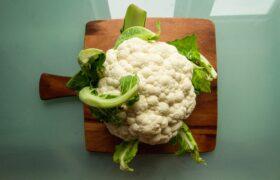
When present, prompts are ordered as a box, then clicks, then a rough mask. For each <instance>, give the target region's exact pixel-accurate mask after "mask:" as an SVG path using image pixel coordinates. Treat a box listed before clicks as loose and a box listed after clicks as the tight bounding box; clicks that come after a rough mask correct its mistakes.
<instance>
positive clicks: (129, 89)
mask: <svg viewBox="0 0 280 180" xmlns="http://www.w3.org/2000/svg"><path fill="white" fill-rule="evenodd" d="M145 21H146V12H145V11H144V10H142V9H141V8H138V7H137V6H135V5H133V4H132V5H130V6H129V7H128V9H127V13H126V16H125V19H124V24H123V27H122V29H121V34H120V36H119V37H118V39H117V40H116V42H115V45H114V47H113V49H110V50H108V51H107V52H106V54H105V53H104V52H103V51H102V50H100V49H95V48H89V49H85V50H82V51H81V52H80V53H79V56H78V62H79V64H80V67H81V70H80V71H79V72H78V73H77V74H76V75H75V76H73V77H72V78H71V79H70V80H69V81H68V83H67V86H68V87H69V88H71V89H74V90H76V91H78V95H79V98H80V100H81V101H82V102H83V103H85V104H87V105H88V106H89V108H90V110H91V113H92V115H93V116H94V117H95V118H96V119H97V120H99V121H101V122H104V123H105V125H106V127H107V128H108V130H109V132H110V133H111V134H113V135H115V136H117V137H119V138H121V139H123V140H124V141H123V142H122V143H120V144H119V145H116V148H115V152H114V155H113V161H114V162H116V163H118V164H120V169H121V170H125V171H133V169H132V168H130V167H129V166H128V163H130V162H131V160H132V159H133V158H134V157H135V155H136V153H137V150H138V144H139V142H143V143H146V144H150V145H155V144H163V143H167V142H170V143H171V144H177V145H178V150H177V152H176V154H177V155H182V154H185V153H187V152H189V153H190V154H191V155H192V157H193V158H194V159H195V161H196V162H198V163H204V160H203V159H202V158H201V157H200V154H199V148H198V145H197V143H196V141H195V139H194V137H193V136H192V133H191V131H190V129H189V128H188V126H187V124H185V123H184V122H183V120H185V119H186V118H188V117H189V116H190V114H191V113H192V111H193V109H194V107H195V105H196V100H195V99H196V94H199V93H201V92H204V93H210V92H211V81H212V80H213V79H216V78H217V73H216V71H215V69H214V67H213V66H212V65H211V64H210V63H209V61H208V60H207V59H206V58H205V57H204V56H203V55H202V54H201V53H200V52H199V49H198V46H197V43H196V41H197V39H196V36H195V35H190V36H185V37H183V38H181V39H176V40H174V41H169V42H158V41H157V40H158V39H159V37H160V32H161V31H160V24H159V23H157V24H156V27H157V29H158V32H157V33H154V32H152V31H151V30H149V29H146V28H145V27H144V25H145Z"/></svg>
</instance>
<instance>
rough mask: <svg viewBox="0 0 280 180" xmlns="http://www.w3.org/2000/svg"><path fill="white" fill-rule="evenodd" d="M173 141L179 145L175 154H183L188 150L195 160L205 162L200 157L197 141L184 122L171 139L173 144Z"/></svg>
mask: <svg viewBox="0 0 280 180" xmlns="http://www.w3.org/2000/svg"><path fill="white" fill-rule="evenodd" d="M175 142H177V144H178V145H179V149H178V151H177V152H176V153H175V154H176V155H184V154H185V153H187V152H189V153H191V156H192V157H193V159H194V160H195V161H196V162H198V163H204V164H206V163H205V161H204V160H203V159H202V158H201V157H200V154H199V149H198V146H197V143H196V141H195V139H194V138H193V136H192V133H191V131H190V129H189V127H188V126H187V125H186V124H185V123H183V125H182V127H181V128H180V130H179V131H178V134H177V136H176V138H175V139H173V142H172V143H173V144H175Z"/></svg>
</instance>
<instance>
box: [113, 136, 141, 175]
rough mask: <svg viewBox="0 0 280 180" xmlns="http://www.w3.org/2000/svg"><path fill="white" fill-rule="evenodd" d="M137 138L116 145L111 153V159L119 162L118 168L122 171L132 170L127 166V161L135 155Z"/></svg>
mask: <svg viewBox="0 0 280 180" xmlns="http://www.w3.org/2000/svg"><path fill="white" fill-rule="evenodd" d="M138 144H139V142H138V140H133V141H123V142H122V143H121V144H119V145H117V146H116V148H115V152H114V155H113V161H114V162H115V163H118V164H120V169H121V170H123V171H134V169H132V168H130V167H129V166H128V163H130V162H131V161H132V159H133V158H134V157H135V156H136V154H137V151H138Z"/></svg>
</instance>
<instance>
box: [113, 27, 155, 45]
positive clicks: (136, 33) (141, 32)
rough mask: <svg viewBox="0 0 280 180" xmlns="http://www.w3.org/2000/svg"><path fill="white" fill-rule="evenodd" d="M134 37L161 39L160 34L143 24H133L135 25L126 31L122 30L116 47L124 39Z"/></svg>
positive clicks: (147, 39) (150, 39)
mask: <svg viewBox="0 0 280 180" xmlns="http://www.w3.org/2000/svg"><path fill="white" fill-rule="evenodd" d="M134 37H138V38H140V39H143V40H146V41H153V40H157V39H159V34H156V33H154V32H152V31H150V30H149V29H146V28H144V27H142V26H133V27H130V28H127V29H126V30H125V31H123V32H122V34H121V35H120V36H119V38H118V39H117V41H116V44H115V47H114V48H117V47H118V46H119V45H120V44H121V43H123V42H124V41H126V40H128V39H131V38H134Z"/></svg>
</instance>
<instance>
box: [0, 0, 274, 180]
mask: <svg viewBox="0 0 280 180" xmlns="http://www.w3.org/2000/svg"><path fill="white" fill-rule="evenodd" d="M260 1H261V0H260ZM213 2H214V1H213V0H209V1H202V0H201V1H194V0H193V1H192V0H187V1H183V0H180V1H179V0H177V2H176V6H175V16H182V17H203V18H210V19H212V20H213V21H214V22H215V25H216V38H217V53H218V71H219V81H218V85H219V89H218V90H219V102H218V105H219V114H218V116H219V118H218V121H219V122H218V139H217V147H216V150H215V151H214V152H212V153H208V154H204V155H203V157H204V158H205V159H206V160H207V162H208V166H205V167H204V166H200V165H197V164H195V163H194V162H193V161H192V160H191V159H190V158H189V157H181V158H178V157H175V156H173V155H140V156H137V157H136V159H135V160H134V161H133V163H132V166H133V167H135V169H136V171H135V173H133V174H128V173H123V172H120V171H119V170H118V167H117V165H116V164H114V163H112V157H111V155H109V154H102V153H88V152H87V151H85V149H84V141H83V138H84V135H83V118H82V107H81V104H80V103H79V102H78V101H77V99H76V98H65V99H58V100H54V101H50V102H43V101H41V100H40V99H39V96H38V80H39V76H40V74H41V73H42V72H48V73H53V74H61V75H71V74H73V73H74V72H75V71H76V70H77V69H78V66H77V63H76V61H75V57H76V55H77V53H78V52H79V50H80V49H81V48H82V44H83V34H84V26H85V23H86V22H88V21H89V20H92V19H99V18H110V13H109V8H108V5H107V2H106V1H98V0H48V1H46V0H1V2H0V82H1V85H0V92H1V93H0V179H3V180H6V179H22V180H24V179H68V180H70V179H139V180H140V179H203V180H205V179H207V180H212V179H213V180H216V179H221V180H223V179H254V180H255V179H266V180H270V179H275V180H276V179H280V158H279V156H280V155H279V152H280V140H279V136H280V130H279V129H280V127H279V126H280V122H279V121H280V118H279V111H280V95H279V89H280V80H279V77H280V70H279V66H280V58H279V57H280V35H279V33H280V7H279V4H280V1H279V0H276V1H275V2H274V4H273V6H272V8H271V9H270V11H269V12H268V13H267V14H265V15H248V16H221V17H209V14H210V11H211V7H212V5H213ZM120 3H121V1H120ZM253 6H254V4H252V7H253Z"/></svg>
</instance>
